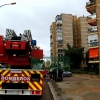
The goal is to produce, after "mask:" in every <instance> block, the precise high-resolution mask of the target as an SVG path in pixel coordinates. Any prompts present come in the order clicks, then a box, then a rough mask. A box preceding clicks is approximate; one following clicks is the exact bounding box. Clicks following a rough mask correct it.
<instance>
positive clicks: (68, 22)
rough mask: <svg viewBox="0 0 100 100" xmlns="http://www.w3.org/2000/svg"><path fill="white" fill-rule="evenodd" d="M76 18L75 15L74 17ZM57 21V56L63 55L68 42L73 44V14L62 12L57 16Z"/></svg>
mask: <svg viewBox="0 0 100 100" xmlns="http://www.w3.org/2000/svg"><path fill="white" fill-rule="evenodd" d="M74 18H75V17H74ZM55 22H56V52H57V53H56V56H57V57H62V56H63V49H66V48H67V45H66V44H67V43H69V44H70V45H71V46H72V45H73V23H72V22H73V15H72V14H61V15H57V16H56V17H55Z"/></svg>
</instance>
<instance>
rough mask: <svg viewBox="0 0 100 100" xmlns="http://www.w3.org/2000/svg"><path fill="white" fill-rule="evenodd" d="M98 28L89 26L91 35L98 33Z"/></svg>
mask: <svg viewBox="0 0 100 100" xmlns="http://www.w3.org/2000/svg"><path fill="white" fill-rule="evenodd" d="M97 32H98V29H97V26H95V27H92V28H88V33H89V34H90V35H91V34H92V33H97Z"/></svg>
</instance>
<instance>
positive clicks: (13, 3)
mask: <svg viewBox="0 0 100 100" xmlns="http://www.w3.org/2000/svg"><path fill="white" fill-rule="evenodd" d="M15 4H16V2H12V3H8V4H3V5H1V6H0V8H1V7H3V6H6V5H15Z"/></svg>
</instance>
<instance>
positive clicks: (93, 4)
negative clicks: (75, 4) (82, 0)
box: [86, 0, 96, 14]
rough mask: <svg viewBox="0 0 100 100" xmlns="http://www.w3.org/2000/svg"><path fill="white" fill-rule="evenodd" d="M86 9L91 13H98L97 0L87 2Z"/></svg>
mask: <svg viewBox="0 0 100 100" xmlns="http://www.w3.org/2000/svg"><path fill="white" fill-rule="evenodd" d="M86 9H87V11H88V12H89V13H91V14H93V13H96V1H95V0H94V2H93V0H91V1H90V2H86Z"/></svg>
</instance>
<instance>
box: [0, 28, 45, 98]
mask: <svg viewBox="0 0 100 100" xmlns="http://www.w3.org/2000/svg"><path fill="white" fill-rule="evenodd" d="M40 59H43V50H41V49H40V48H38V47H37V46H36V40H32V35H31V31H30V30H25V31H24V33H23V34H20V35H19V36H17V35H16V33H15V32H14V30H11V29H6V36H5V37H4V36H2V35H0V95H40V96H42V93H43V75H44V70H42V69H41V68H39V69H34V67H35V64H34V63H31V62H32V61H35V60H38V61H40Z"/></svg>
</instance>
